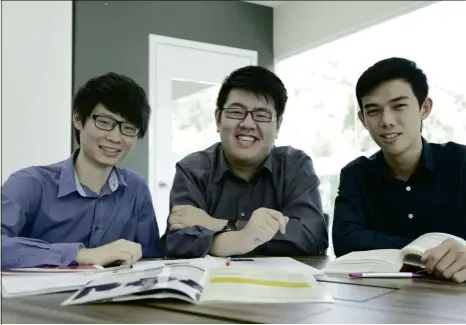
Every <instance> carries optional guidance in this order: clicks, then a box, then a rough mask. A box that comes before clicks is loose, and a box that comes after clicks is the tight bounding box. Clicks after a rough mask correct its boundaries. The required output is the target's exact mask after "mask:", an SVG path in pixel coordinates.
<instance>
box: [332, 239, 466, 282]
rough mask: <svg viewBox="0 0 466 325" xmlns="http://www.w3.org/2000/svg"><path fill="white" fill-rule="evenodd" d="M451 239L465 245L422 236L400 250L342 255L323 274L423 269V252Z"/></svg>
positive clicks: (378, 250) (463, 241)
mask: <svg viewBox="0 0 466 325" xmlns="http://www.w3.org/2000/svg"><path fill="white" fill-rule="evenodd" d="M448 238H453V239H456V240H458V241H459V242H461V243H463V244H464V245H466V241H465V240H464V239H462V238H459V237H456V236H453V235H450V234H445V233H427V234H424V235H422V236H420V237H418V238H417V239H415V240H414V241H412V242H411V243H409V244H408V245H406V246H405V247H403V248H402V249H401V250H399V249H376V250H369V251H358V252H352V253H349V254H346V255H343V256H341V257H339V258H337V259H335V260H333V261H331V262H329V263H328V265H327V266H326V268H325V270H324V272H325V273H329V274H330V273H344V274H349V273H358V272H359V273H361V272H374V273H375V272H387V273H393V272H400V271H403V270H404V269H407V268H409V267H415V268H416V267H417V268H419V269H422V268H424V265H423V263H422V262H421V257H422V255H423V254H424V252H425V251H427V250H428V249H430V248H434V247H436V246H438V245H440V244H441V243H442V242H443V241H444V240H446V239H448Z"/></svg>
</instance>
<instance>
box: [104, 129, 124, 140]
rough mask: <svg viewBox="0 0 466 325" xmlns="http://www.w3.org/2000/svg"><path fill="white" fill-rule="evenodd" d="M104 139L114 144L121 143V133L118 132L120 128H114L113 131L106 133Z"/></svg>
mask: <svg viewBox="0 0 466 325" xmlns="http://www.w3.org/2000/svg"><path fill="white" fill-rule="evenodd" d="M106 138H107V140H109V141H112V142H116V143H119V142H120V141H121V132H120V128H119V127H118V125H117V126H115V127H114V128H113V130H111V131H108V132H107V136H106Z"/></svg>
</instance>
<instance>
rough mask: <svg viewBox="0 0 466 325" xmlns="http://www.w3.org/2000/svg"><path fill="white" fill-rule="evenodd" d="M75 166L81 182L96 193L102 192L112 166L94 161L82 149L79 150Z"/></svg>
mask: <svg viewBox="0 0 466 325" xmlns="http://www.w3.org/2000/svg"><path fill="white" fill-rule="evenodd" d="M74 167H75V170H76V174H77V175H78V179H79V182H80V183H81V184H83V185H86V186H87V187H88V188H90V189H91V190H92V191H93V192H95V193H100V191H101V190H102V187H103V186H104V185H105V183H106V182H107V180H108V176H109V175H110V172H111V171H112V166H101V165H99V164H97V163H95V162H92V161H91V160H90V159H88V158H87V157H86V155H85V154H84V152H83V151H82V149H81V150H80V151H79V154H78V157H77V158H76V162H75V166H74Z"/></svg>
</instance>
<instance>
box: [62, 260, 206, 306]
mask: <svg viewBox="0 0 466 325" xmlns="http://www.w3.org/2000/svg"><path fill="white" fill-rule="evenodd" d="M205 272H206V268H205V267H202V265H199V266H198V265H196V264H195V263H174V264H171V265H170V264H169V263H168V265H164V266H161V267H159V268H155V269H148V270H142V271H139V270H134V271H133V272H126V273H117V274H112V275H105V276H101V277H99V278H98V279H95V280H93V281H91V282H90V283H88V284H87V285H86V286H85V287H83V288H81V289H80V290H79V291H77V292H76V293H74V294H73V295H72V296H71V297H69V298H68V299H67V300H65V301H64V302H63V303H62V305H64V306H66V305H76V304H84V303H88V302H97V301H100V302H106V301H122V300H135V299H147V298H156V296H157V294H161V295H162V296H163V297H167V296H169V295H170V293H172V292H175V293H176V294H175V295H170V296H173V298H176V297H177V296H179V295H185V296H186V297H187V298H189V299H188V300H189V301H191V302H193V303H195V302H196V301H197V300H198V299H199V297H200V295H201V293H202V290H203V285H202V279H203V277H204V274H205Z"/></svg>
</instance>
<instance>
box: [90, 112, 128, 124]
mask: <svg viewBox="0 0 466 325" xmlns="http://www.w3.org/2000/svg"><path fill="white" fill-rule="evenodd" d="M95 114H96V115H100V116H105V117H109V118H112V119H114V120H116V121H118V122H126V123H131V122H128V121H126V120H120V119H119V118H118V117H117V116H113V115H111V114H109V113H105V112H96V113H95ZM131 124H134V123H131Z"/></svg>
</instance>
